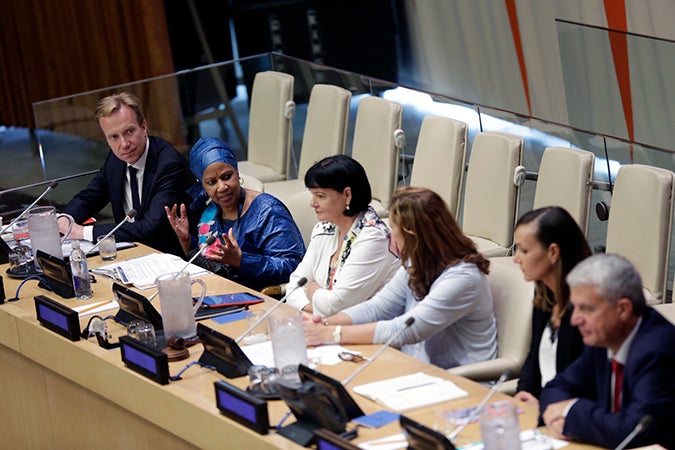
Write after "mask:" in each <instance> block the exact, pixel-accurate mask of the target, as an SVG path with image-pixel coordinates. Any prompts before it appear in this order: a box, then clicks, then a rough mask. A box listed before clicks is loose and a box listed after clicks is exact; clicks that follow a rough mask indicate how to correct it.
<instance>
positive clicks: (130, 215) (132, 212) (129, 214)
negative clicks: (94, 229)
mask: <svg viewBox="0 0 675 450" xmlns="http://www.w3.org/2000/svg"><path fill="white" fill-rule="evenodd" d="M135 215H136V210H135V209H130V210H129V211H127V215H126V217H125V218H124V220H122V221H121V222H120V223H118V224H117V226H116V227H115V228H113V229H112V230H110V233H108V234H106V235H105V236H103V237H102V238H101V239H99V240H98V242H97V243H96V244H94V246H93V247H92V248H90V249H89V251H88V252H87V255H88V254H89V253H91V252H93V251H94V250H96V249H97V248H98V246H99V245H101V241H103V240H104V239H105V238H107V237H108V236H110V235H111V234H113V233H114V232H115V231H117V230H119V228H120V227H121V226H122V225H124V224H125V223H126V222H128V221H130V220H131V219H133V218H134V216H135Z"/></svg>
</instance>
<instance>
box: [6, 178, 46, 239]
mask: <svg viewBox="0 0 675 450" xmlns="http://www.w3.org/2000/svg"><path fill="white" fill-rule="evenodd" d="M57 184H59V183H58V181H52V182H51V183H49V186H47V189H45V191H44V192H43V193H42V194H40V196H39V197H38V198H36V199H35V201H34V202H33V203H31V204H30V205H29V206H28V208H26V209H24V210H23V211H22V212H21V214H19V215H18V216H16V217H15V218H14V219H13V220H12V221H11V222H9V223H8V224H7V225H5V227H4V228H3V229H2V231H0V234H3V233H4V232H5V231H7V228H9V227H11V226H12V225H14V224H15V223H16V222H17V221H18V220H19V219H21V218H22V217H23V216H24V215H26V213H27V212H28V210H29V209H31V208H32V207H33V206H35V205H36V204H37V202H39V201H40V200H42V197H44V196H45V195H47V192H49V191H51V190H52V189H54V188H55V187H56V185H57Z"/></svg>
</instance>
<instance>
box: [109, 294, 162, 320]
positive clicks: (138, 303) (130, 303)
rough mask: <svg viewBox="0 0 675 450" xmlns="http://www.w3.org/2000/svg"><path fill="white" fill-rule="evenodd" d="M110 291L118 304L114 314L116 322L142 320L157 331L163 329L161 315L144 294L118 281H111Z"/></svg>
mask: <svg viewBox="0 0 675 450" xmlns="http://www.w3.org/2000/svg"><path fill="white" fill-rule="evenodd" d="M112 291H113V295H114V296H115V300H117V303H119V305H120V309H119V311H117V314H116V315H115V321H116V322H119V323H122V324H124V325H126V324H128V323H129V322H131V321H132V320H143V321H144V322H148V323H150V324H152V326H153V327H155V330H157V331H159V330H163V329H164V324H163V323H162V316H161V315H160V314H159V311H157V310H156V309H155V307H154V306H152V304H150V301H149V300H148V299H147V298H146V297H145V296H143V295H141V294H139V293H138V292H136V291H133V290H131V289H129V288H128V287H126V286H123V285H121V284H119V283H113V285H112Z"/></svg>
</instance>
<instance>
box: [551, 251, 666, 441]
mask: <svg viewBox="0 0 675 450" xmlns="http://www.w3.org/2000/svg"><path fill="white" fill-rule="evenodd" d="M567 283H568V284H569V286H570V301H571V303H572V305H573V306H574V311H573V313H572V319H571V322H572V325H575V326H577V327H578V328H579V331H580V333H581V335H582V337H583V340H584V344H586V347H585V348H584V351H583V353H582V354H581V356H579V358H578V359H577V361H575V362H574V363H572V364H571V365H570V366H569V367H568V368H567V369H566V370H564V371H563V372H561V373H559V374H558V375H557V376H556V377H555V378H554V379H553V380H552V381H551V382H549V383H548V384H547V385H546V387H545V388H544V390H543V392H542V394H541V397H540V400H539V406H540V410H541V414H542V418H543V420H544V423H545V424H546V425H547V426H548V428H549V430H551V432H552V434H553V435H555V436H556V437H562V438H566V439H571V440H576V441H580V442H586V443H589V444H594V445H598V446H601V447H616V446H617V445H618V444H619V443H621V442H622V441H623V439H624V438H625V437H626V436H627V435H628V434H629V433H630V432H631V431H632V430H633V429H635V428H636V426H637V425H638V423H640V421H641V420H642V419H643V418H644V417H645V416H647V415H649V416H651V419H652V422H651V424H650V425H649V426H647V427H646V429H645V430H644V431H643V432H642V433H640V434H639V435H638V436H637V437H635V439H634V440H633V441H632V443H631V445H648V444H655V443H658V444H660V445H662V446H663V447H665V448H675V431H674V430H675V426H674V425H675V422H673V421H672V415H673V412H674V411H675V326H673V325H672V324H671V323H670V322H668V321H667V320H666V319H665V318H663V316H661V315H660V314H659V313H658V312H656V311H655V310H654V309H653V308H651V307H649V306H647V305H646V303H645V298H644V294H643V291H642V280H641V278H640V275H639V273H638V272H637V270H636V269H635V267H634V266H633V265H632V264H631V263H630V262H628V260H626V259H625V258H623V257H621V256H618V255H609V254H599V255H595V256H592V257H590V258H588V259H586V260H584V261H582V262H580V263H579V264H578V265H577V266H576V267H575V268H574V269H573V270H572V271H571V272H570V273H569V275H568V276H567Z"/></svg>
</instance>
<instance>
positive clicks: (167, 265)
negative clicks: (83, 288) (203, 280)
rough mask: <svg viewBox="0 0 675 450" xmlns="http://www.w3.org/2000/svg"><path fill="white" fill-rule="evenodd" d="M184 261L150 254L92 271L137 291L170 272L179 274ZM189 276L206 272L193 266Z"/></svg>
mask: <svg viewBox="0 0 675 450" xmlns="http://www.w3.org/2000/svg"><path fill="white" fill-rule="evenodd" d="M185 264H186V262H185V260H183V259H182V258H179V257H178V256H175V255H169V254H166V253H151V254H149V255H145V256H141V257H138V258H132V259H127V260H124V261H118V262H114V263H112V264H107V265H105V266H101V267H99V268H98V269H95V270H92V272H94V273H101V274H104V275H105V273H106V272H107V273H115V278H117V279H119V281H121V282H122V283H124V284H133V285H134V286H135V287H137V288H138V289H150V288H152V287H154V286H155V280H156V279H157V277H158V276H160V275H164V274H167V273H172V272H179V271H181V270H183V267H185ZM185 270H186V271H187V272H189V273H190V276H192V277H196V276H200V275H206V274H207V273H209V271H208V270H206V269H204V268H202V267H199V266H197V265H195V264H190V265H189V266H188V267H187V269H185Z"/></svg>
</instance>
